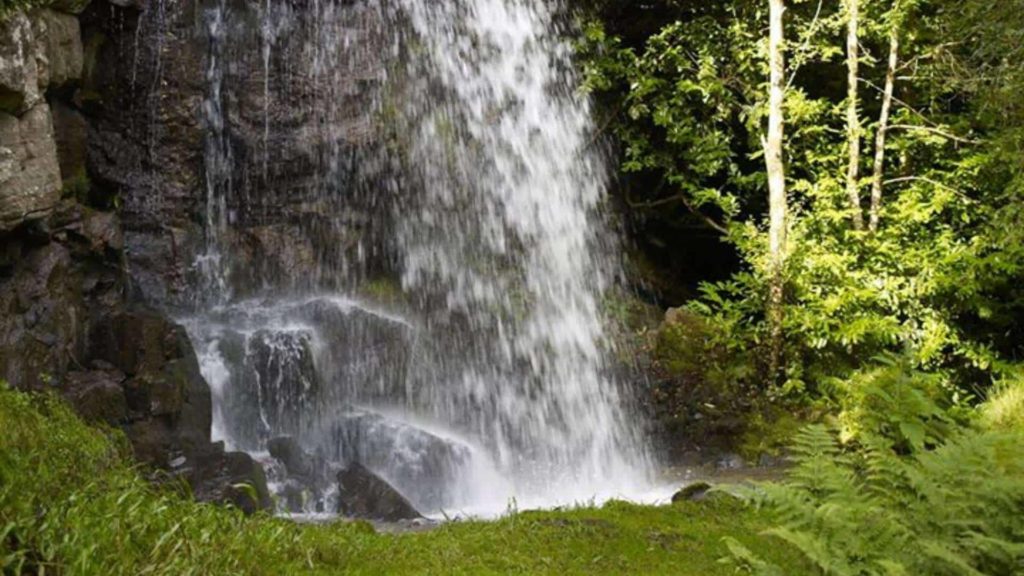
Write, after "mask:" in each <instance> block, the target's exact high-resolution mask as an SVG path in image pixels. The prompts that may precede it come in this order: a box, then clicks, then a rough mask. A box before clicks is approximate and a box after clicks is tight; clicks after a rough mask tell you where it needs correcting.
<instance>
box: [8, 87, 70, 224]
mask: <svg viewBox="0 0 1024 576" xmlns="http://www.w3.org/2000/svg"><path fill="white" fill-rule="evenodd" d="M60 190H61V178H60V164H59V163H58V160H57V145H56V141H55V139H54V134H53V123H52V121H51V118H50V107H49V106H47V104H46V103H45V102H41V103H39V104H36V105H35V106H34V107H32V108H31V109H30V110H28V111H27V112H25V113H24V114H23V115H22V116H20V117H16V116H11V115H9V114H4V113H2V112H0V233H3V232H7V231H10V230H13V229H14V228H16V227H18V226H20V225H22V224H24V223H25V222H27V221H33V220H40V219H42V218H44V217H46V216H47V215H49V214H50V212H51V211H52V210H53V208H54V206H56V204H57V203H58V201H60Z"/></svg>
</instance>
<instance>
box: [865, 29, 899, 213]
mask: <svg viewBox="0 0 1024 576" xmlns="http://www.w3.org/2000/svg"><path fill="white" fill-rule="evenodd" d="M899 50H900V31H899V29H898V27H897V25H896V24H893V26H892V30H891V31H890V32H889V68H888V70H887V71H886V73H885V91H884V92H883V94H882V112H881V114H880V115H879V118H878V134H876V135H875V169H874V173H873V174H872V177H871V222H870V224H869V227H870V228H871V231H872V232H876V231H878V221H879V219H880V218H881V216H880V212H881V209H882V179H883V177H884V176H885V137H886V134H887V132H888V131H889V111H890V110H891V109H892V94H893V91H894V90H895V87H896V65H897V64H898V63H899Z"/></svg>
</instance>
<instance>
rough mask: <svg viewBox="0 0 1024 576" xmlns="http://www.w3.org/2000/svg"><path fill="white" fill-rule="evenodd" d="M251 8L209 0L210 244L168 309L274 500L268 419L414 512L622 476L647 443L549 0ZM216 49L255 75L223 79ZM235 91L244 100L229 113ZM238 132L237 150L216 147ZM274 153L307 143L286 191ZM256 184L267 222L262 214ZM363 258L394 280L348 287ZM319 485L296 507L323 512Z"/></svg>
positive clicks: (612, 253)
mask: <svg viewBox="0 0 1024 576" xmlns="http://www.w3.org/2000/svg"><path fill="white" fill-rule="evenodd" d="M260 4H261V6H260V7H258V12H256V13H254V14H248V13H246V14H243V13H233V10H236V8H231V7H230V6H229V5H228V4H227V3H226V2H224V1H220V0H218V1H215V2H209V3H208V4H207V6H206V9H205V14H204V22H205V23H206V34H207V36H208V38H209V60H208V64H209V66H208V69H207V71H206V81H207V84H208V90H207V101H206V102H205V105H204V107H203V113H204V117H205V118H204V119H205V127H206V131H207V146H206V153H205V161H206V166H207V170H206V177H207V178H206V179H207V193H208V194H207V203H206V209H205V210H206V215H207V216H206V220H205V226H206V247H205V250H204V251H203V253H202V255H201V257H200V259H199V260H198V261H197V262H196V278H197V279H196V282H195V285H196V289H195V292H196V298H194V301H195V303H196V305H195V309H194V310H193V311H192V312H191V313H190V314H189V315H188V317H187V318H184V319H183V320H184V322H185V324H186V326H187V327H188V328H189V332H190V335H191V336H192V338H193V341H194V343H195V345H196V348H197V351H198V352H199V355H200V360H201V364H202V368H203V373H204V375H205V376H206V378H207V379H208V380H209V382H210V384H211V388H212V390H213V393H214V403H215V423H214V427H215V435H216V436H217V437H218V438H219V439H223V440H224V441H225V442H226V443H227V444H229V445H230V446H231V447H233V448H237V449H242V450H246V451H249V452H251V453H253V454H256V455H259V456H260V457H261V458H262V459H263V460H264V461H266V462H267V463H268V465H269V467H270V476H271V479H272V480H274V482H275V486H276V488H277V490H278V492H279V494H282V495H283V494H285V493H286V490H287V489H288V483H289V482H290V481H291V480H289V479H287V478H285V477H283V476H282V475H281V473H280V470H277V469H276V468H275V465H274V464H273V463H272V462H271V461H270V460H269V459H268V458H267V457H266V455H265V452H266V450H267V446H268V442H270V441H271V440H273V439H274V438H276V437H280V436H289V437H292V438H294V439H296V440H297V441H298V443H299V444H300V445H301V447H302V449H303V450H305V451H307V452H308V453H309V454H310V455H311V457H312V458H315V459H316V460H317V462H320V463H321V464H322V465H323V466H324V467H326V468H327V469H329V470H335V469H337V468H340V467H342V466H345V465H347V464H349V463H351V462H354V461H359V462H360V463H361V464H363V465H364V466H366V467H367V468H369V469H371V470H373V471H374V472H375V473H377V474H379V475H380V476H381V477H382V478H384V479H385V480H387V481H388V482H389V483H391V484H392V485H394V486H395V487H396V488H397V489H398V490H399V491H400V492H402V493H403V494H404V495H405V496H406V497H408V498H409V499H410V501H411V502H412V503H413V504H414V505H415V506H416V507H417V508H418V509H420V510H421V511H423V512H426V513H438V512H440V511H446V512H452V511H455V512H463V513H467V514H484V515H489V514H495V513H501V512H503V511H505V510H506V509H507V508H508V507H509V506H510V505H515V506H519V507H537V506H554V505H560V504H571V503H582V502H588V501H594V500H602V499H605V498H609V497H635V496H637V495H640V494H642V493H643V492H644V491H645V490H647V489H648V487H649V483H650V470H651V463H650V457H649V455H648V452H647V450H646V448H645V447H644V441H643V438H642V437H641V433H640V430H641V428H642V426H641V423H640V422H639V420H638V416H637V415H636V413H635V412H634V411H633V410H632V403H631V398H630V395H629V394H628V391H627V390H625V389H624V388H623V387H622V383H620V382H618V381H616V379H615V377H614V376H613V373H614V367H613V366H611V365H610V364H609V362H608V360H607V359H608V358H609V357H611V356H612V354H611V346H612V343H611V342H609V341H608V339H607V337H606V335H605V331H604V319H603V318H602V313H601V301H602V297H603V294H604V292H605V291H606V290H608V289H609V288H610V287H611V286H612V284H613V283H614V282H615V281H616V279H617V277H618V275H619V256H618V253H617V243H616V242H615V241H614V239H613V238H612V235H611V233H610V232H609V230H608V229H607V228H606V226H605V221H604V218H605V216H606V214H605V206H604V204H603V202H604V192H605V184H606V173H607V170H606V167H605V165H604V162H603V158H602V156H601V155H600V153H599V151H598V150H597V149H596V148H595V147H594V146H592V143H593V138H594V130H593V126H592V123H591V118H590V110H589V104H588V102H587V99H586V97H585V96H582V95H581V94H580V93H579V92H578V90H577V87H578V86H577V81H576V78H575V76H574V74H573V71H572V68H573V65H572V64H573V63H572V57H573V55H572V50H571V45H570V43H569V42H568V41H567V39H566V32H567V31H566V30H564V29H563V28H562V24H561V23H562V22H564V21H565V20H566V14H565V13H564V11H563V9H562V7H561V6H560V5H559V4H558V3H557V2H545V1H542V0H460V1H450V2H424V1H422V0H393V1H391V2H387V3H383V4H379V5H378V4H367V3H356V4H355V5H351V4H349V3H334V2H328V1H326V0H324V1H314V2H311V3H309V5H308V6H304V7H303V8H295V7H292V6H291V5H290V4H287V3H283V2H281V3H279V2H277V1H276V0H267V1H266V2H265V3H260ZM246 10H250V11H251V10H252V7H249V8H246ZM240 38H252V39H253V40H252V44H253V45H254V46H257V47H258V50H256V54H255V55H251V54H248V53H246V50H245V47H244V43H243V41H242V40H239V39H240ZM233 43H235V44H236V45H238V46H241V47H240V48H238V49H232V48H231V46H232V45H233ZM233 58H237V59H252V58H255V59H257V60H258V62H256V63H255V65H254V67H255V68H256V69H259V70H262V71H263V73H262V76H261V77H260V78H253V79H248V82H243V81H241V80H237V79H233V78H232V77H231V71H232V69H233V68H232V67H233V66H235V62H232V59H233ZM368 70H370V71H372V72H368ZM275 73H276V74H277V75H276V76H275ZM232 81H237V83H238V86H231V84H232ZM232 91H237V92H238V93H237V94H236V93H235V92H232ZM242 91H246V92H244V94H242ZM245 98H250V99H253V98H255V99H257V100H259V102H257V103H254V104H253V105H252V106H251V108H253V109H261V110H262V111H263V117H262V118H259V119H251V120H250V121H249V122H248V124H246V123H245V122H243V121H241V120H239V119H238V118H239V117H242V118H244V116H245V112H244V99H245ZM354 99H358V100H354ZM236 101H242V104H238V102H236ZM356 101H358V102H362V103H364V105H362V106H357V107H356V108H358V110H359V112H358V113H357V114H356V115H355V119H353V113H352V110H353V109H354V108H353V104H352V103H353V102H356ZM232 106H235V107H236V108H234V109H233V108H232ZM238 108H241V112H240V111H239V109H238ZM281 110H284V111H286V113H281V112H279V111H281ZM232 114H234V116H232ZM281 116H288V117H284V118H282V117H281ZM247 128H248V130H249V132H254V133H255V134H256V136H255V137H251V138H250V139H251V140H254V141H255V142H256V143H257V145H256V146H255V147H257V148H260V149H259V150H257V151H253V150H236V149H235V148H236V147H237V146H239V145H238V144H236V143H237V142H239V141H244V140H245V133H244V132H245V130H246V129H247ZM233 132H237V134H236V133H233ZM296 134H300V136H296ZM353 134H356V136H355V137H354V136H353ZM367 134H369V136H367ZM382 143H383V144H382ZM293 149H301V150H306V149H314V152H312V153H309V154H307V155H306V156H307V157H308V158H312V160H308V161H306V162H305V163H304V164H303V165H302V168H303V170H304V171H305V173H308V174H312V175H313V177H311V178H310V179H309V181H308V182H307V181H305V180H304V181H303V185H302V186H301V187H298V186H296V185H295V182H294V177H293V178H289V177H288V174H289V173H288V170H289V169H291V168H293V167H294V165H295V160H294V157H295V156H298V155H299V154H298V153H292V152H293ZM289 162H290V163H289ZM271 199H272V200H273V201H271ZM268 205H274V206H275V207H279V206H281V205H283V206H285V207H286V208H287V210H291V212H289V217H288V218H287V219H282V220H286V221H287V226H285V227H283V228H280V229H275V228H272V227H269V228H268V226H267V225H266V222H267V221H268V217H267V216H266V214H264V213H263V212H261V211H265V209H266V207H267V206H268ZM354 214H359V215H361V216H359V217H356V216H353V215H354ZM353 222H357V224H353ZM268 230H272V231H274V234H277V235H276V236H274V238H284V239H286V240H282V242H285V243H286V244H287V245H286V246H280V247H277V248H278V249H280V250H282V251H287V250H291V252H288V254H293V253H294V254H300V255H301V254H307V253H308V258H306V257H289V258H287V259H285V260H286V261H285V262H284V264H283V265H282V266H278V267H277V268H272V267H269V266H268V265H267V263H266V262H262V261H259V260H267V259H269V258H262V259H261V258H253V257H252V256H251V255H247V254H246V253H245V251H244V250H243V249H242V248H241V246H244V245H245V244H244V243H243V242H240V241H239V240H238V238H242V237H245V238H250V237H254V236H257V234H258V235H259V236H257V237H259V238H263V237H266V236H268V234H270V232H268ZM351 238H355V240H351V241H350V240H349V239H351ZM341 246H345V248H344V249H342V248H341ZM307 248H308V250H307ZM304 250H305V251H304ZM377 277H385V278H392V279H394V280H395V281H396V283H397V284H398V285H399V287H400V295H399V296H397V297H392V298H389V299H386V301H382V300H381V299H380V298H373V297H371V296H367V295H368V294H373V293H374V292H373V291H372V290H367V286H369V285H370V283H369V282H368V281H369V280H370V279H374V278H377ZM378 284H379V280H378ZM396 291H399V288H396ZM378 292H379V290H378ZM322 484H323V485H322V486H319V487H316V488H315V489H313V490H312V493H311V494H310V495H308V496H310V497H306V498H304V499H303V501H302V504H301V508H302V511H304V512H308V513H316V512H328V513H329V512H330V511H332V510H333V509H335V507H336V501H335V499H336V497H337V496H336V492H335V491H333V490H332V489H331V486H330V482H329V481H327V482H323V483H322ZM292 511H295V510H292Z"/></svg>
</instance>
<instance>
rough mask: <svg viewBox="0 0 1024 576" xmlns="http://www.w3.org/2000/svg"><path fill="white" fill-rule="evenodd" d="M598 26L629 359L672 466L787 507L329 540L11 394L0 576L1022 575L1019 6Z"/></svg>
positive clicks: (659, 17) (670, 510) (590, 63)
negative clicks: (149, 468)
mask: <svg viewBox="0 0 1024 576" xmlns="http://www.w3.org/2000/svg"><path fill="white" fill-rule="evenodd" d="M573 8H575V9H576V10H575V12H574V15H575V17H574V24H573V25H571V26H567V29H568V30H570V31H572V32H574V33H576V34H577V37H576V38H575V42H576V47H577V57H578V60H579V65H580V68H581V73H582V78H583V83H584V89H585V91H586V92H587V93H588V94H589V95H590V96H591V97H592V98H593V99H594V101H595V115H596V122H595V123H596V126H597V130H599V134H598V135H597V136H596V137H595V145H603V146H605V147H606V148H607V154H608V156H609V158H612V159H614V161H615V166H616V167H617V170H616V175H615V178H614V185H613V194H612V195H611V196H610V198H609V203H610V204H613V208H614V210H612V212H614V213H615V214H617V215H619V216H618V222H617V227H618V228H620V229H621V230H622V231H623V233H624V236H625V237H626V238H627V241H626V243H625V244H626V247H627V252H628V254H627V258H626V260H627V266H626V273H625V281H626V283H628V284H629V286H630V290H629V291H628V292H629V293H630V296H628V297H625V296H623V297H620V298H617V299H614V300H615V301H614V302H610V303H609V309H610V314H611V315H612V316H613V317H614V319H615V320H618V321H620V322H621V323H622V324H623V326H624V332H625V334H626V336H625V338H624V342H623V343H622V345H621V349H620V351H619V352H620V354H619V355H620V356H622V357H624V358H625V360H627V361H628V362H629V363H632V364H635V365H637V367H638V370H637V372H640V373H642V374H643V376H642V377H641V378H638V379H637V380H642V383H640V384H638V385H637V388H638V393H639V394H640V395H642V396H643V397H644V404H645V405H646V406H647V407H648V409H649V413H650V416H651V418H652V420H653V423H654V427H655V428H656V430H655V432H656V433H657V434H658V435H659V437H660V438H662V439H663V443H664V444H666V446H665V448H666V450H665V451H666V452H668V453H670V454H671V453H672V452H673V451H674V450H676V449H679V446H682V445H684V444H692V443H701V442H704V443H716V444H721V445H722V446H724V447H726V448H728V449H730V450H737V451H740V452H741V453H743V455H744V457H746V458H749V459H752V460H753V459H757V458H759V457H761V456H762V455H770V456H771V457H772V458H780V459H783V460H785V461H787V462H788V463H789V464H788V465H790V466H791V467H790V468H789V471H788V476H787V478H786V479H785V480H783V481H779V482H775V483H768V484H758V485H756V486H750V485H747V486H743V487H735V486H733V487H719V488H715V489H713V490H712V491H711V492H709V493H708V494H707V495H706V496H705V499H704V500H703V501H701V502H688V501H686V502H678V503H675V504H673V505H671V506H667V507H662V508H653V507H642V506H633V505H628V504H624V503H612V504H610V505H608V506H607V507H605V508H603V509H598V510H590V509H582V510H578V511H569V512H557V511H556V512H545V513H533V514H517V513H515V511H511V512H513V513H512V514H510V516H509V517H508V518H506V519H504V520H501V521H499V522H496V523H479V524H478V523H460V522H454V523H450V524H447V525H445V526H443V527H441V528H438V529H436V530H434V531H433V532H431V533H429V534H425V535H419V534H414V535H402V536H394V535H378V534H375V533H374V531H373V528H372V527H371V526H369V525H368V524H365V523H356V524H351V525H345V526H333V527H332V526H317V527H302V526H298V525H295V524H293V523H290V522H287V521H283V520H279V519H274V518H270V517H269V516H265V515H257V517H255V518H246V517H244V516H243V515H242V514H241V513H240V512H238V511H234V510H224V509H222V508H217V507H212V506H207V505H199V504H195V503H193V502H191V499H190V498H189V497H188V494H184V493H179V492H182V491H177V490H168V489H167V487H166V486H165V487H164V488H160V489H157V488H153V487H152V486H151V485H150V484H149V483H147V482H144V481H143V480H141V479H140V475H139V474H138V472H137V470H136V469H135V468H134V467H133V464H132V462H131V459H130V456H128V452H129V451H128V450H127V449H126V448H125V446H124V442H123V441H122V440H120V439H119V438H118V436H117V435H116V434H108V433H105V432H98V431H96V430H94V429H91V428H87V427H86V426H84V425H83V424H82V423H81V422H80V421H78V420H77V419H76V418H75V417H74V416H73V415H72V414H71V413H70V412H68V410H67V409H66V408H64V407H63V406H62V405H60V404H59V403H57V402H55V401H54V400H52V399H49V398H45V397H30V396H27V395H24V394H21V393H15V392H11V391H7V390H0V422H2V423H3V426H4V430H3V433H2V434H0V571H2V573H3V574H44V573H47V574H48V573H51V571H56V572H57V573H65V574H79V573H82V574H101V573H103V574H114V573H143V572H146V573H154V574H155V573H160V574H185V573H196V574H213V573H218V574H219V573H263V574H279V573H304V572H307V571H309V572H314V571H320V572H321V573H342V572H345V573H348V572H351V573H381V572H386V573H445V572H452V573H467V574H477V573H509V572H519V573H522V572H527V573H556V572H557V573H684V574H688V573H693V574H714V573H722V574H734V573H753V574H804V573H806V574H830V575H866V574H880V575H881V574H885V575H890V576H896V575H903V574H906V575H917V574H937V575H938V574H942V575H946V574H950V575H951V574H964V575H978V574H991V575H1003V574H1024V521H1022V520H1021V518H1024V100H1022V99H1021V94H1022V93H1024V2H1022V1H1021V0H884V1H883V0H841V1H840V0H799V1H797V0H723V1H718V2H707V1H703V0H643V1H637V0H586V1H580V2H578V3H576V5H575V6H573ZM2 16H3V9H2V8H0V18H2ZM665 310H668V311H669V312H668V314H665V315H664V320H662V319H661V318H662V315H663V312H664V311H665ZM652 317H656V318H657V320H656V321H652V320H651V318H652ZM26 470H33V471H34V473H33V474H27V473H25V471H26ZM682 499H685V498H682ZM52 503H57V504H55V505H54V504H52ZM48 506H50V508H46V507H48ZM42 510H48V513H46V514H41V513H40V511H42ZM254 551H257V552H258V553H254ZM143 568H145V570H143Z"/></svg>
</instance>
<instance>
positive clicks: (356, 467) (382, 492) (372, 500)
mask: <svg viewBox="0 0 1024 576" xmlns="http://www.w3.org/2000/svg"><path fill="white" fill-rule="evenodd" d="M338 512H339V513H341V514H344V515H345V516H349V517H352V518H364V519H367V520H382V521H385V522H398V521H401V520H413V519H416V518H422V517H423V515H422V514H420V513H419V512H417V511H416V509H415V508H413V506H412V504H410V503H409V501H408V500H406V499H405V497H404V496H402V495H401V494H399V492H398V491H397V490H395V489H394V488H392V487H391V485H390V484H388V483H387V482H385V481H384V480H383V479H381V477H380V476H377V475H376V474H374V473H373V472H371V471H369V470H367V469H366V468H365V467H364V466H363V465H362V464H359V463H358V462H354V463H352V464H350V465H349V467H348V468H346V469H345V470H342V471H341V472H339V473H338Z"/></svg>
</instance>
